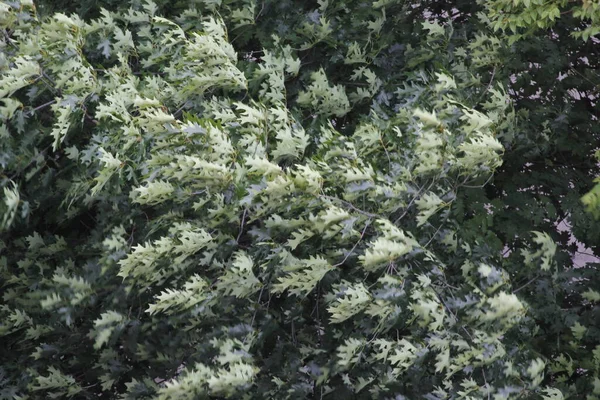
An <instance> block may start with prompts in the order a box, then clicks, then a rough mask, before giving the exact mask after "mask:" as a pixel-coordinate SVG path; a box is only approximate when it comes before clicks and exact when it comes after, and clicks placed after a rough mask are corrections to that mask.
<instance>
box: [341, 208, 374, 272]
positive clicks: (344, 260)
mask: <svg viewBox="0 0 600 400" xmlns="http://www.w3.org/2000/svg"><path fill="white" fill-rule="evenodd" d="M370 224H371V220H368V221H367V223H366V224H365V227H364V228H363V230H362V232H361V233H360V238H359V239H358V240H357V241H356V243H354V246H352V248H351V249H350V251H349V252H348V253H347V254H346V257H344V259H343V260H342V261H340V262H339V263H337V264H335V265H334V266H333V267H334V268H336V267H339V266H340V265H343V264H344V263H345V262H346V260H347V259H348V257H350V255H351V254H352V253H354V250H356V247H357V246H358V244H359V243H360V242H361V240H363V238H364V237H365V232H366V231H367V228H368V227H369V225H370Z"/></svg>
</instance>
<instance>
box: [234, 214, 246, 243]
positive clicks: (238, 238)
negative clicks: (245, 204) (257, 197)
mask: <svg viewBox="0 0 600 400" xmlns="http://www.w3.org/2000/svg"><path fill="white" fill-rule="evenodd" d="M247 213H248V209H247V208H244V213H243V214H242V222H240V232H239V233H238V235H237V238H236V239H235V241H236V243H239V242H240V238H241V237H242V233H243V232H244V224H245V223H246V214H247Z"/></svg>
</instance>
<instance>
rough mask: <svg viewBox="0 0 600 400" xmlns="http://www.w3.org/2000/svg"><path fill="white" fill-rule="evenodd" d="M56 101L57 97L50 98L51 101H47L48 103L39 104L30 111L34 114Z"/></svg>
mask: <svg viewBox="0 0 600 400" xmlns="http://www.w3.org/2000/svg"><path fill="white" fill-rule="evenodd" d="M54 103H56V99H55V100H50V101H49V102H47V103H44V104H42V105H41V106H37V107H36V108H33V109H32V110H31V111H30V113H32V114H33V113H34V112H36V111H39V110H41V109H42V108H46V107H48V106H51V105H52V104H54Z"/></svg>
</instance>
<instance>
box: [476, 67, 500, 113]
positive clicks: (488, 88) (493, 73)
mask: <svg viewBox="0 0 600 400" xmlns="http://www.w3.org/2000/svg"><path fill="white" fill-rule="evenodd" d="M495 76H496V66H495V65H494V69H493V70H492V77H491V78H490V82H489V83H488V84H487V86H486V87H485V90H484V91H483V93H481V95H480V96H479V98H478V99H477V101H476V102H475V104H479V102H480V101H481V99H483V96H485V94H486V93H487V91H488V90H490V86H492V82H494V77H495Z"/></svg>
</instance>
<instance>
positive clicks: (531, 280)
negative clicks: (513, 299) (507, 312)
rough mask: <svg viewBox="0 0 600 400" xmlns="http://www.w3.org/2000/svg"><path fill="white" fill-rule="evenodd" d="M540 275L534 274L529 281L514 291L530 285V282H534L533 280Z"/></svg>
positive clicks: (514, 291)
mask: <svg viewBox="0 0 600 400" xmlns="http://www.w3.org/2000/svg"><path fill="white" fill-rule="evenodd" d="M539 277H540V276H539V275H536V276H534V277H533V278H531V279H530V280H528V281H527V283H525V284H524V285H522V286H520V287H519V288H517V289H515V290H513V293H517V292H518V291H520V290H521V289H523V288H524V287H526V286H527V285H529V284H530V283H532V282H533V281H535V280H536V279H537V278H539Z"/></svg>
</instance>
